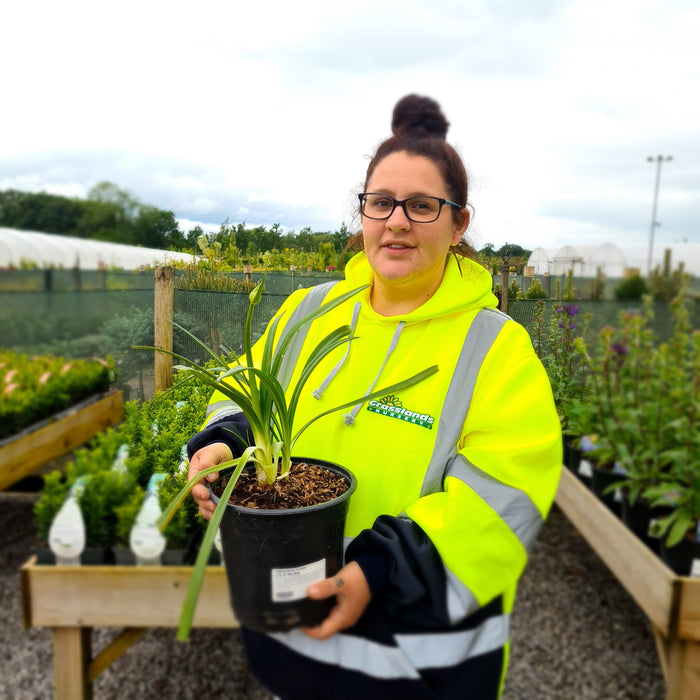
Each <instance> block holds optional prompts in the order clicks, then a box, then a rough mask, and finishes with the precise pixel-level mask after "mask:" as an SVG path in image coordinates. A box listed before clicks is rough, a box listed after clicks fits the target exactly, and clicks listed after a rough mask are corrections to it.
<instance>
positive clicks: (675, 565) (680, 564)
mask: <svg viewBox="0 0 700 700" xmlns="http://www.w3.org/2000/svg"><path fill="white" fill-rule="evenodd" d="M661 559H663V561H664V562H665V564H666V566H668V567H669V568H670V569H672V570H673V571H674V572H675V573H676V574H678V575H679V576H689V575H690V571H691V569H692V567H693V561H694V560H695V559H697V560H699V561H700V542H698V540H694V539H692V540H691V539H688V538H687V537H685V538H683V539H682V540H681V541H680V542H679V543H678V544H676V545H674V546H673V547H667V546H666V544H665V540H663V539H662V541H661Z"/></svg>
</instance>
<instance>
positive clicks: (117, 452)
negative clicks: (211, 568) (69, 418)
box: [34, 375, 210, 549]
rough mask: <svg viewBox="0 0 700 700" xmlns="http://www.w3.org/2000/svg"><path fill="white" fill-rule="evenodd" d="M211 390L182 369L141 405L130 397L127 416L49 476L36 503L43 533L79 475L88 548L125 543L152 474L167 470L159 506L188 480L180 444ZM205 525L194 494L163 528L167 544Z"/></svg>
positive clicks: (175, 545) (179, 543)
mask: <svg viewBox="0 0 700 700" xmlns="http://www.w3.org/2000/svg"><path fill="white" fill-rule="evenodd" d="M209 394H210V391H209V390H208V389H206V388H205V387H202V386H198V385H196V384H195V383H194V382H192V381H190V380H186V379H185V378H184V377H182V376H181V375H177V376H176V379H175V383H174V385H173V387H172V388H171V389H170V390H168V391H166V392H160V393H157V394H156V395H155V396H154V397H153V398H152V399H151V400H150V401H147V402H144V403H140V402H137V401H131V402H128V403H127V404H126V406H125V419H124V421H123V422H122V423H121V424H120V425H119V426H118V427H117V428H110V429H107V430H105V431H103V432H101V433H99V434H98V435H97V436H95V438H93V440H92V441H91V442H90V443H89V444H88V446H87V447H85V448H82V449H79V450H77V451H76V452H75V454H74V459H73V461H71V462H69V463H68V464H67V465H66V467H65V469H64V470H62V471H60V470H55V471H52V472H50V473H49V474H48V475H46V477H45V481H44V487H43V489H42V492H41V495H40V497H39V499H38V500H37V502H36V504H35V507H34V516H35V522H36V526H37V534H38V536H39V539H40V540H41V541H42V542H43V543H45V542H46V541H47V540H48V534H49V529H50V527H51V523H52V522H53V519H54V517H55V516H56V514H57V513H58V511H59V509H60V508H61V506H62V505H63V502H64V501H65V499H66V497H67V496H68V493H69V491H70V489H71V487H72V486H73V484H75V482H76V480H77V479H78V478H81V479H82V481H83V483H84V485H85V488H84V490H83V491H82V493H80V496H79V501H78V502H79V504H80V507H81V511H82V514H83V519H84V521H85V528H86V537H87V546H88V547H99V548H119V547H123V548H126V547H128V546H129V533H130V531H131V527H132V525H133V524H134V521H135V519H136V516H137V515H138V512H139V509H140V508H141V505H142V503H143V499H144V497H145V494H146V487H147V486H148V481H149V479H150V478H151V475H152V474H154V473H160V474H165V475H166V477H165V478H164V479H163V481H162V482H161V484H160V487H159V492H158V493H159V497H160V501H161V505H162V507H165V505H166V504H167V503H169V502H170V501H171V500H172V497H173V496H174V495H175V494H176V493H177V492H178V491H179V490H180V489H181V488H182V487H183V486H184V485H185V483H186V481H187V463H186V462H185V463H184V464H183V447H184V445H185V444H186V441H187V440H188V439H189V437H191V436H192V435H193V434H194V433H196V432H197V431H198V430H199V429H200V427H201V424H202V422H203V419H204V415H205V411H206V405H207V401H208V398H209ZM125 450H126V455H125ZM120 458H121V459H120ZM203 526H204V520H203V519H202V517H201V516H200V515H199V513H198V511H197V507H196V505H195V502H194V500H193V499H188V502H187V503H186V504H185V505H184V506H183V507H182V508H181V509H180V510H179V511H178V514H177V515H176V517H175V518H174V519H173V520H172V521H171V523H170V524H169V525H168V527H167V528H166V530H165V532H164V535H165V538H166V541H167V547H168V548H171V549H180V548H183V547H184V546H185V544H186V543H187V542H189V541H190V540H191V538H193V537H197V536H198V535H199V534H200V533H201V532H202V529H203Z"/></svg>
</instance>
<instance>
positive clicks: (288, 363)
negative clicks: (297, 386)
mask: <svg viewBox="0 0 700 700" xmlns="http://www.w3.org/2000/svg"><path fill="white" fill-rule="evenodd" d="M336 284H338V280H332V281H330V282H324V283H323V284H319V285H317V286H315V287H311V290H310V291H309V293H308V294H307V295H306V296H305V297H304V298H303V299H302V300H301V301H300V302H299V305H298V306H297V307H296V309H294V311H292V315H291V316H290V317H289V321H287V323H286V324H285V326H284V328H283V329H282V333H281V335H280V340H282V338H284V336H285V335H286V333H287V332H288V331H289V330H290V329H291V327H292V326H293V325H294V324H295V323H296V322H297V321H301V319H302V318H304V316H306V314H310V313H311V312H312V311H315V310H316V309H318V307H319V306H321V304H322V303H323V300H324V299H325V298H326V295H327V294H328V292H329V291H330V289H331V288H332V287H334V286H335V285H336ZM308 332H309V327H308V326H306V327H305V328H302V329H301V330H300V331H299V332H298V333H297V334H296V336H294V339H293V340H292V342H291V343H290V344H289V347H288V348H287V352H286V353H285V356H284V358H283V360H282V365H281V367H280V371H279V374H278V375H277V376H278V379H279V381H280V384H281V385H282V386H283V387H284V388H285V389H286V388H287V387H288V386H289V381H290V379H291V378H292V373H293V372H294V368H295V367H296V364H297V358H298V357H299V353H300V352H301V348H302V347H303V345H304V341H305V340H306V336H307V334H308Z"/></svg>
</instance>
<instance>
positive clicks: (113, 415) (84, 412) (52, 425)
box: [0, 390, 124, 491]
mask: <svg viewBox="0 0 700 700" xmlns="http://www.w3.org/2000/svg"><path fill="white" fill-rule="evenodd" d="M123 417H124V396H123V394H122V392H121V391H117V390H111V391H108V392H105V393H103V394H99V395H98V396H96V397H92V398H89V399H86V400H85V401H82V402H81V403H79V404H76V405H75V406H72V407H70V408H68V409H66V410H65V411H62V412H61V413H58V414H56V415H55V416H53V417H52V418H50V419H48V420H46V421H42V422H41V423H39V424H37V425H36V426H33V427H30V428H27V429H26V430H25V431H23V432H22V433H20V434H19V435H18V436H17V437H15V438H10V439H9V440H3V441H2V442H1V443H0V491H2V490H3V489H6V488H7V487H8V486H11V485H12V484H14V483H15V482H17V481H19V480H20V479H23V478H24V477H26V476H29V475H30V474H33V473H34V472H35V471H37V470H38V469H40V468H41V467H42V466H44V465H45V464H47V463H48V462H50V461H51V460H53V459H56V458H57V457H61V456H62V455H64V454H67V453H68V452H70V451H71V450H74V449H75V448H76V447H79V446H80V445H82V444H84V443H85V442H87V441H88V440H89V439H90V438H92V437H94V436H95V435H96V434H97V433H99V432H100V431H102V430H104V429H105V428H107V427H109V426H111V425H115V424H117V423H119V422H120V421H121V420H122V418H123Z"/></svg>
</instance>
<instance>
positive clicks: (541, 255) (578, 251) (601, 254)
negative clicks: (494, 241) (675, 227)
mask: <svg viewBox="0 0 700 700" xmlns="http://www.w3.org/2000/svg"><path fill="white" fill-rule="evenodd" d="M667 247H670V248H671V268H672V269H676V268H677V267H678V265H679V264H680V263H683V268H684V270H685V271H686V272H688V273H690V274H691V275H693V276H694V277H700V244H697V243H679V244H676V245H673V246H662V245H658V246H657V247H656V248H655V250H654V255H653V258H652V269H654V268H655V267H657V266H662V265H663V262H664V255H665V250H666V248H667ZM647 255H648V248H647V247H645V246H625V248H624V250H623V249H622V248H620V247H619V246H617V245H615V244H614V243H604V244H602V245H598V246H579V245H577V246H572V245H566V246H563V247H561V248H536V249H535V250H533V251H532V253H531V255H530V257H529V258H528V261H527V264H528V266H530V267H532V268H534V273H535V275H546V274H549V275H552V276H558V275H566V274H568V272H569V270H573V274H574V277H596V276H597V275H598V273H601V274H603V275H605V276H606V277H611V278H615V277H624V276H625V275H626V274H627V273H629V272H630V271H631V270H637V271H638V272H639V274H641V275H643V276H645V275H646V273H647Z"/></svg>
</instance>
